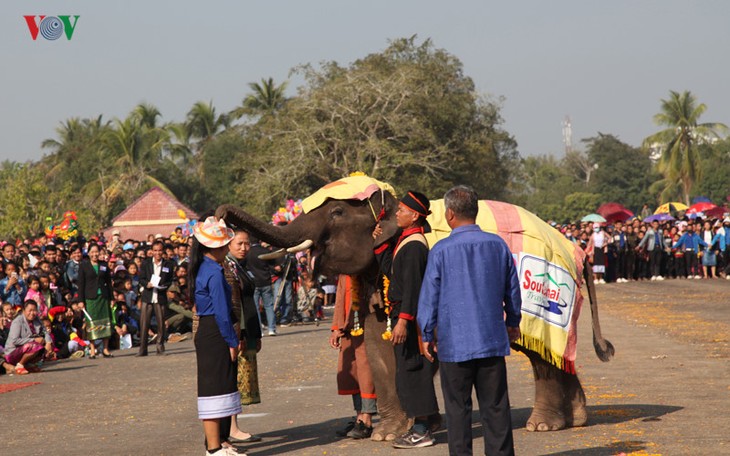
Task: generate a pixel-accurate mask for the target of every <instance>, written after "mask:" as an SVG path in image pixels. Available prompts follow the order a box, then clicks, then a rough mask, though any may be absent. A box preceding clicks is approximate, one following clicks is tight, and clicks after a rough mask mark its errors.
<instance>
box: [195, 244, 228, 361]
mask: <svg viewBox="0 0 730 456" xmlns="http://www.w3.org/2000/svg"><path fill="white" fill-rule="evenodd" d="M194 299H195V309H196V311H197V314H198V316H201V317H203V316H206V315H214V316H215V321H216V323H217V324H218V329H219V330H220V332H221V335H222V336H223V339H225V341H226V343H227V344H228V346H229V347H231V348H235V347H238V335H237V334H236V331H235V330H234V329H233V318H232V315H233V314H232V309H231V286H230V285H228V282H226V278H225V275H224V273H223V266H221V265H219V264H218V263H216V262H215V261H213V260H211V259H210V258H208V257H205V258H203V262H202V263H201V264H200V269H198V275H197V276H196V277H195V298H194Z"/></svg>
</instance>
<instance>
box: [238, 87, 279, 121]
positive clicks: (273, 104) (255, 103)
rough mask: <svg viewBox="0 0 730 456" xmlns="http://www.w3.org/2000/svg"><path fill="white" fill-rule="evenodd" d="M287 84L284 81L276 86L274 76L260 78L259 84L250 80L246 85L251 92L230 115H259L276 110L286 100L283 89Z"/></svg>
mask: <svg viewBox="0 0 730 456" xmlns="http://www.w3.org/2000/svg"><path fill="white" fill-rule="evenodd" d="M287 84H288V83H287V82H286V81H284V82H282V83H281V84H279V85H278V86H277V85H276V84H275V83H274V78H269V79H261V84H259V83H258V82H250V83H249V84H248V87H249V88H250V89H251V90H252V91H253V93H252V94H249V95H248V96H246V98H244V99H243V103H242V105H241V106H240V107H238V108H236V109H234V110H233V111H232V112H231V116H232V117H234V118H236V119H238V118H240V117H243V116H244V115H261V114H267V113H274V112H276V111H278V110H279V109H281V107H282V106H284V103H285V102H286V97H285V96H284V91H285V90H286V87H287Z"/></svg>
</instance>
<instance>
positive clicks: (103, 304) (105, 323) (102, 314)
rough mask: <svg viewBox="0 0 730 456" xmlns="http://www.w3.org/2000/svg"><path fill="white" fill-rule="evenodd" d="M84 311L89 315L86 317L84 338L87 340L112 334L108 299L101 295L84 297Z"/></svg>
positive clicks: (103, 337) (110, 310)
mask: <svg viewBox="0 0 730 456" xmlns="http://www.w3.org/2000/svg"><path fill="white" fill-rule="evenodd" d="M85 303H86V312H87V313H88V314H89V316H90V317H91V321H89V318H88V317H87V318H86V338H87V339H88V340H97V339H105V338H107V337H111V335H112V309H111V307H110V305H109V300H108V299H105V298H102V297H101V296H99V297H97V298H94V299H86V301H85Z"/></svg>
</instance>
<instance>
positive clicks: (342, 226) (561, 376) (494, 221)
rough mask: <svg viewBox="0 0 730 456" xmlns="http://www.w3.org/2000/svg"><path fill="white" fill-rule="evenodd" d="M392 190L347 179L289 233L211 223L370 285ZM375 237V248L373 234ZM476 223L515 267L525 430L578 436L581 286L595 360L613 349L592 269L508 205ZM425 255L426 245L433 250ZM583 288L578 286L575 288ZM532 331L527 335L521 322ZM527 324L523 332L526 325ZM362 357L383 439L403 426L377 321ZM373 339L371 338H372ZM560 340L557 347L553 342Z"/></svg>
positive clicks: (493, 206)
mask: <svg viewBox="0 0 730 456" xmlns="http://www.w3.org/2000/svg"><path fill="white" fill-rule="evenodd" d="M391 192H392V187H391V186H390V185H388V184H386V183H382V182H378V181H376V180H374V179H371V178H369V177H367V176H354V177H347V178H343V179H340V180H338V181H335V182H333V183H330V184H328V185H326V186H325V187H323V188H322V189H320V190H318V191H317V192H315V193H314V194H313V195H311V196H310V197H308V198H307V199H305V200H304V202H303V208H304V214H302V215H300V216H299V217H297V218H296V219H295V220H294V221H292V222H291V223H290V224H289V225H286V226H272V225H269V224H267V223H265V222H262V221H261V220H259V219H257V218H255V217H253V216H251V215H250V214H248V213H246V212H245V211H243V210H241V209H240V208H238V207H236V206H232V205H222V206H220V207H219V208H218V210H217V211H216V216H218V217H219V218H223V219H225V220H226V222H230V223H233V224H234V225H236V226H239V227H242V228H244V229H246V230H248V231H250V232H251V234H253V235H255V236H257V237H259V238H260V239H263V240H265V241H267V242H268V243H270V244H272V245H274V246H277V247H281V248H282V250H281V252H282V254H283V252H285V251H286V250H288V251H290V252H291V251H296V250H301V249H306V248H309V247H311V248H312V258H313V263H314V268H315V271H318V272H321V273H324V274H350V275H358V276H360V277H362V278H363V279H364V280H365V281H367V282H368V283H371V284H375V283H376V282H377V280H378V269H377V263H376V260H375V256H374V254H373V249H374V248H375V247H377V246H379V245H380V244H382V243H383V242H385V241H387V240H389V239H391V238H393V237H394V236H395V235H396V234H397V233H396V232H397V226H396V222H395V212H396V209H397V201H396V199H395V197H394V196H393V195H392V194H391ZM440 204H441V206H439V202H438V201H433V202H432V205H431V208H432V212H433V215H432V216H431V217H429V222H430V224H431V225H432V227H434V233H433V235H432V236H431V238H430V239H429V242H430V243H433V242H436V241H437V240H438V239H439V238H441V237H444V236H447V235H448V231H447V230H444V229H443V228H440V227H443V224H442V223H440V219H439V217H443V214H441V213H439V212H443V210H442V209H441V210H440V209H439V207H440V208H443V202H442V201H441V202H440ZM377 223H380V225H381V228H382V234H381V235H380V236H379V237H378V238H376V239H375V240H373V238H372V233H373V229H374V227H375V225H376V224H377ZM477 223H478V224H479V225H480V226H481V227H482V229H484V230H485V231H490V232H495V233H496V234H499V235H500V236H502V238H503V239H505V241H506V242H507V244H508V245H509V246H510V249H511V250H512V252H513V256H514V258H515V261H516V262H518V271H519V273H520V282H521V287H524V289H523V291H522V294H523V324H521V329H522V332H523V334H525V335H524V336H523V338H522V339H521V340H520V341H518V343H516V344H513V345H512V347H513V348H514V349H515V350H517V351H520V352H523V353H524V354H525V355H526V356H527V357H528V359H529V360H530V362H531V364H532V368H533V374H534V378H535V404H534V407H533V411H532V414H531V415H530V417H529V419H528V421H527V423H526V429H527V430H529V431H554V430H559V429H563V428H566V427H573V426H582V425H584V424H585V423H586V421H587V419H588V415H587V410H586V397H585V393H584V391H583V388H582V386H581V384H580V381H579V380H578V376H577V374H576V373H575V369H574V365H575V364H574V362H575V342H576V332H575V331H576V327H575V325H576V323H577V319H578V316H579V313H580V306H581V301H582V294H581V291H580V286H581V284H582V283H583V284H585V286H586V287H587V290H588V296H589V299H590V304H591V313H592V319H591V322H592V329H593V345H594V348H595V351H596V354H597V355H598V357H599V359H601V360H602V361H608V360H610V359H611V358H612V357H613V354H614V348H613V346H612V345H611V343H610V342H609V341H607V340H606V339H604V338H603V337H602V335H601V328H600V322H599V319H598V303H597V300H596V294H595V287H594V284H593V277H592V271H591V267H590V265H588V264H587V263H586V260H585V255H584V254H583V252H582V251H580V249H578V248H576V247H575V246H574V245H573V244H571V243H570V242H569V241H568V240H567V239H565V238H564V237H563V236H562V235H561V234H560V233H559V232H557V231H556V230H554V229H553V228H552V227H550V226H549V225H548V224H547V223H545V222H543V221H542V220H540V219H539V218H538V217H537V216H535V215H534V214H531V213H530V212H528V211H526V210H525V209H522V208H520V207H518V206H514V205H511V204H507V203H501V202H496V201H482V202H480V214H479V217H478V219H477ZM431 245H433V244H431ZM581 282H582V283H581ZM526 321H527V322H528V323H527V324H528V325H529V326H530V327H525V326H524V325H525V324H526V323H525V322H526ZM530 322H531V323H530ZM372 326H373V327H372V328H370V331H373V330H374V331H375V333H376V335H375V336H373V337H367V336H368V334H367V333H368V322H366V325H365V331H366V339H365V344H366V349H367V352H368V358H369V360H370V363H371V368H372V371H373V377H374V381H375V387H376V392H377V394H378V407H379V411H380V410H381V409H382V411H381V412H380V413H381V420H382V421H384V422H387V423H390V425H391V426H392V429H390V430H389V432H391V431H392V432H394V433H399V432H401V428H404V427H405V426H406V423H403V422H402V419H403V417H404V416H405V415H404V414H403V412H402V410H400V406H399V405H398V403H397V402H398V400H397V395H396V394H395V382H394V381H391V379H393V378H394V370H395V366H394V358H393V352H392V346H391V345H390V343H389V342H388V341H383V340H382V339H381V338H380V337H379V336H380V330H379V329H380V328H379V327H380V326H384V323H383V322H382V318H381V321H377V320H374V323H373V324H372ZM370 335H372V334H370ZM561 337H562V339H561Z"/></svg>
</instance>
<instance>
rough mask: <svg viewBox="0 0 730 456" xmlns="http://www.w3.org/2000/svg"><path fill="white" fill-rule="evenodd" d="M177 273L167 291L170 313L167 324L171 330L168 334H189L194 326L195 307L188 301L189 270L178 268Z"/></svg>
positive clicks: (182, 267)
mask: <svg viewBox="0 0 730 456" xmlns="http://www.w3.org/2000/svg"><path fill="white" fill-rule="evenodd" d="M175 273H176V275H177V277H176V279H175V281H173V283H172V285H170V288H168V289H167V302H168V309H169V311H170V312H169V313H168V315H169V316H168V318H167V320H166V322H165V324H166V325H167V327H168V328H169V331H168V334H172V333H185V332H188V331H190V330H191V329H192V324H193V306H192V304H190V300H189V299H188V286H187V280H188V278H187V268H186V267H185V266H183V265H181V266H178V268H177V269H176V271H175Z"/></svg>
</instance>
